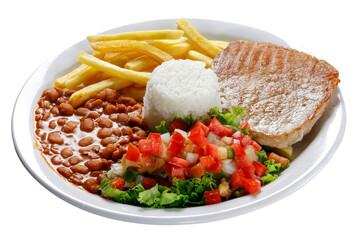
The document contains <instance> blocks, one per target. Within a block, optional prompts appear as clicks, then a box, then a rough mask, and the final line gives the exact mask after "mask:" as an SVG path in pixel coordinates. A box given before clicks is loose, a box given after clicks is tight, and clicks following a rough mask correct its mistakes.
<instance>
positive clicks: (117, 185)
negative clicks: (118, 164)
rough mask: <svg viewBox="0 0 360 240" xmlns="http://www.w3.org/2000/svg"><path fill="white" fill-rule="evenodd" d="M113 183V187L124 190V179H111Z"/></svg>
mask: <svg viewBox="0 0 360 240" xmlns="http://www.w3.org/2000/svg"><path fill="white" fill-rule="evenodd" d="M110 182H111V183H113V184H112V185H111V187H112V188H116V189H119V190H121V191H122V190H123V189H124V184H125V182H124V179H121V178H120V179H114V180H110Z"/></svg>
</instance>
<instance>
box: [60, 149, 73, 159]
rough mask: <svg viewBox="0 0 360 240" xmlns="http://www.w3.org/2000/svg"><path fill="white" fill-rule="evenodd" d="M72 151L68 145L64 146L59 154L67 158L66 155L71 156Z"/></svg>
mask: <svg viewBox="0 0 360 240" xmlns="http://www.w3.org/2000/svg"><path fill="white" fill-rule="evenodd" d="M73 154H74V153H73V152H72V151H71V148H69V147H66V148H63V149H62V150H61V152H60V155H61V156H62V157H63V158H68V157H71V156H72V155H73Z"/></svg>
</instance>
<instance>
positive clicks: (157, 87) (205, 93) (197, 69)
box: [143, 60, 222, 131]
mask: <svg viewBox="0 0 360 240" xmlns="http://www.w3.org/2000/svg"><path fill="white" fill-rule="evenodd" d="M215 106H218V107H220V108H221V106H222V105H221V98H220V93H219V84H218V79H217V76H216V75H215V73H214V72H213V70H211V69H206V68H205V63H203V62H200V61H192V60H170V61H167V62H164V63H162V64H161V65H160V66H158V67H157V68H155V70H154V71H153V72H152V73H151V75H150V79H149V81H148V83H147V86H146V92H145V96H144V108H143V117H144V120H145V121H146V123H147V125H148V127H149V128H150V130H152V131H154V130H155V126H157V125H159V124H160V122H161V121H166V123H167V124H169V123H170V122H171V121H172V120H173V119H174V117H175V116H176V115H177V114H178V113H180V112H181V113H183V114H184V115H185V116H186V115H190V114H193V115H195V116H206V114H207V112H208V111H209V109H211V108H213V107H215Z"/></svg>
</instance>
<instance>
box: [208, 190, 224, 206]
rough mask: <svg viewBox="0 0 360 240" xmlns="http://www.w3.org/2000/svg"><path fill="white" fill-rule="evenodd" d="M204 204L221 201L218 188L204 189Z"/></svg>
mask: <svg viewBox="0 0 360 240" xmlns="http://www.w3.org/2000/svg"><path fill="white" fill-rule="evenodd" d="M204 194H205V205H211V204H216V203H221V196H220V192H219V189H215V190H213V191H205V193H204Z"/></svg>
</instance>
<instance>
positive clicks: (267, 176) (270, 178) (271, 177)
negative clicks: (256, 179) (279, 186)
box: [261, 173, 278, 186]
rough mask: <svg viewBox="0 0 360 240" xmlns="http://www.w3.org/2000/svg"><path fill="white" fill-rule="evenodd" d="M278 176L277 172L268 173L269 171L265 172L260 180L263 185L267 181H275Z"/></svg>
mask: <svg viewBox="0 0 360 240" xmlns="http://www.w3.org/2000/svg"><path fill="white" fill-rule="evenodd" d="M277 178H278V175H277V174H270V173H267V174H265V175H264V176H263V177H262V178H261V180H262V184H263V186H264V185H266V184H268V183H271V182H273V181H275V180H276V179H277Z"/></svg>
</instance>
